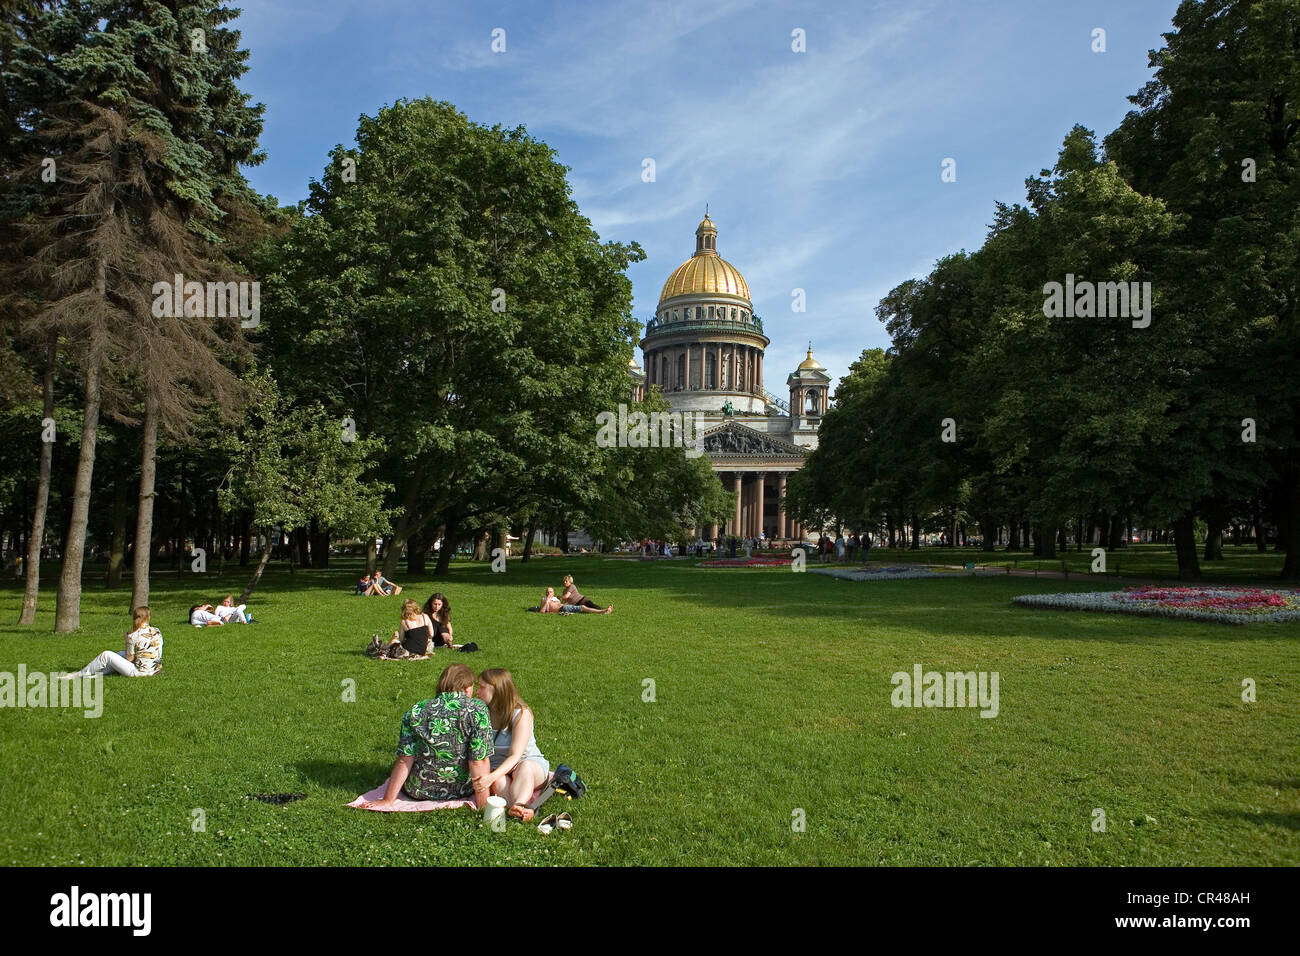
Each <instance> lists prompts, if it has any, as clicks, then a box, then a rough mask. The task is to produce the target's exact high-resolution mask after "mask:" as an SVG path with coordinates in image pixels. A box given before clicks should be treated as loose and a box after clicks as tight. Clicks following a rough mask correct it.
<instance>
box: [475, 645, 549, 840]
mask: <svg viewBox="0 0 1300 956" xmlns="http://www.w3.org/2000/svg"><path fill="white" fill-rule="evenodd" d="M478 698H479V700H481V701H483V703H485V704H487V708H488V714H489V715H490V716H491V718H492V731H493V733H495V734H496V736H495V737H494V738H493V741H492V748H493V753H492V756H491V758H490V759H489V767H490V768H491V769H490V772H489V773H486V774H483V775H481V776H479V777H476V778H474V783H475V784H479V783H482V784H485V785H486V786H487V788H488V791H489V792H490V793H492V794H493V795H495V796H498V797H502V798H504V799H505V801H506V803H507V804H508V805H509V809H508V810H507V811H506V812H507V813H508V814H510V815H511V816H514V817H519V819H521V820H523V821H524V822H525V823H526V822H528V821H529V820H531V819H532V818H533V811H532V810H531V809H530V808H529V807H528V806H527V804H528V803H529V802H531V800H532V798H533V792H534V791H535V790H536V789H537V788H538V787H540V786H542V785H543V784H544V783H546V778H547V777H548V776H549V775H550V772H551V765H550V763H549V762H548V761H547V759H546V758H545V757H543V756H542V752H541V751H540V750H539V749H538V748H537V735H536V734H535V733H534V732H533V710H532V708H531V707H529V706H528V705H527V704H526V703H524V702H523V700H522V699H521V698H520V696H519V691H518V690H517V689H516V688H515V681H514V678H513V677H511V676H510V672H509V671H508V670H506V669H505V668H503V667H489V668H488V669H487V670H485V671H484V672H483V673H481V674H479V675H478Z"/></svg>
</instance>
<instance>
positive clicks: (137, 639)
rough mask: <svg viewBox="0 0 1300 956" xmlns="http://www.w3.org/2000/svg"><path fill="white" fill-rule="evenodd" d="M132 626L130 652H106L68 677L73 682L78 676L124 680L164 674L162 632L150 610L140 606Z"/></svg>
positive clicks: (66, 675) (128, 644)
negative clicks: (116, 676) (113, 676)
mask: <svg viewBox="0 0 1300 956" xmlns="http://www.w3.org/2000/svg"><path fill="white" fill-rule="evenodd" d="M132 627H133V628H134V630H131V631H128V632H127V635H126V651H125V653H119V652H117V651H104V652H103V653H102V654H100V655H99V656H98V657H96V658H95V659H94V660H93V661H91V662H90V663H89V664H87V665H86V666H85V667H83V668H82V669H81V670H79V671H74V672H73V673H71V674H64V675H63V677H64V678H65V679H67V680H71V679H73V678H76V677H94V676H95V675H96V674H120V675H121V676H123V677H152V676H153V675H154V674H158V673H161V672H162V647H163V639H162V631H160V630H158V628H156V627H152V626H150V624H149V608H148V607H147V606H145V605H143V604H142V605H140V606H139V607H138V608H136V609H135V612H134V614H133V623H132Z"/></svg>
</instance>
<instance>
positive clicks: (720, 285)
mask: <svg viewBox="0 0 1300 956" xmlns="http://www.w3.org/2000/svg"><path fill="white" fill-rule="evenodd" d="M717 235H718V227H717V226H715V225H714V224H713V220H712V219H710V218H709V214H708V213H707V212H706V213H705V214H704V218H703V219H702V220H701V221H700V224H699V225H698V226H697V227H696V229H695V255H693V256H691V257H690V258H689V259H687V260H686V261H685V262H683V263H682V264H681V265H679V266H678V267H677V268H676V269H674V270H673V274H672V275H670V276H669V277H668V281H667V282H665V283H664V290H663V292H661V293H660V294H659V301H660V302H663V301H664V300H665V299H671V298H673V297H674V296H678V295H699V294H706V295H708V294H718V293H721V294H723V295H736V296H740V297H741V298H742V299H748V298H749V283H747V282H746V281H745V277H744V276H742V275H741V274H740V270H739V269H737V268H736V267H735V266H733V265H732V264H731V263H730V262H728V261H727V260H726V259H724V258H722V256H720V255H718V247H717Z"/></svg>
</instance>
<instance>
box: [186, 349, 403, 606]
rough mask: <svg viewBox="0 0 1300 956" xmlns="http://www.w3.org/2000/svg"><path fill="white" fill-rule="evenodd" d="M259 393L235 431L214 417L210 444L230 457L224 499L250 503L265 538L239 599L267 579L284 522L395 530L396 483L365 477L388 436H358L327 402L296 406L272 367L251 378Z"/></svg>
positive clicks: (226, 505)
mask: <svg viewBox="0 0 1300 956" xmlns="http://www.w3.org/2000/svg"><path fill="white" fill-rule="evenodd" d="M250 383H251V384H252V386H253V387H254V388H255V393H254V395H255V397H254V399H253V400H252V401H251V402H250V403H249V404H248V406H247V407H246V408H245V410H244V417H243V420H242V421H241V422H240V423H239V424H238V425H237V426H236V427H234V428H233V429H232V428H228V427H226V426H225V425H224V423H221V422H219V421H210V422H209V423H208V429H209V434H210V444H211V445H212V447H214V448H217V449H219V450H220V452H221V455H222V456H223V457H224V458H225V459H226V461H227V462H228V463H229V464H228V468H227V471H226V475H225V478H224V480H223V481H222V484H221V488H220V490H219V491H218V499H219V501H220V503H221V507H222V508H223V509H225V510H226V511H228V512H229V511H240V510H244V509H247V510H248V511H249V512H251V514H252V520H253V524H254V526H255V527H256V528H257V529H258V532H259V537H260V538H261V539H262V542H263V544H262V551H261V555H260V557H259V559H258V563H257V567H256V569H255V570H254V571H253V576H252V577H251V578H250V579H249V582H248V584H247V586H246V587H245V588H244V592H243V594H241V595H240V598H239V601H238V602H237V603H241V604H242V603H245V602H246V601H247V600H248V596H249V595H250V594H252V593H253V589H254V588H255V587H257V583H258V581H259V580H261V577H262V572H263V571H264V570H265V569H266V564H267V561H268V560H269V559H270V556H271V548H272V543H273V541H274V540H275V538H276V536H277V535H278V529H279V528H298V527H302V526H304V525H307V524H309V523H310V522H311V521H313V520H315V521H318V522H320V523H321V524H322V525H324V526H325V527H328V528H330V529H331V530H332V531H333V532H334V533H336V534H338V535H340V536H342V537H373V536H374V535H377V534H384V533H386V532H387V531H388V530H389V524H388V514H387V512H386V511H385V509H384V507H383V500H384V495H385V493H387V492H388V491H390V490H391V488H390V487H389V486H387V485H385V484H383V483H382V482H377V481H372V480H367V479H366V477H365V475H366V473H367V472H368V471H369V469H370V468H371V467H372V465H373V458H374V457H375V456H376V455H378V454H379V453H381V452H382V450H383V442H382V441H381V440H380V439H378V438H375V437H360V436H358V437H356V438H352V437H351V435H350V433H349V432H347V431H345V430H344V429H343V428H342V427H340V425H339V422H338V419H337V418H335V417H334V416H333V415H331V414H329V413H328V412H326V411H325V409H324V407H323V406H322V405H320V404H319V403H317V404H314V405H305V406H300V405H294V404H292V403H291V402H290V401H289V400H288V399H286V398H285V397H284V396H283V395H281V394H280V392H279V389H278V388H277V387H276V385H275V382H274V381H273V380H272V379H271V378H270V376H269V375H267V374H266V373H265V372H262V373H260V374H259V375H256V376H254V377H253V378H252V379H251V382H250Z"/></svg>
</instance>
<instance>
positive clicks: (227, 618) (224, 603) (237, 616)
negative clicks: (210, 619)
mask: <svg viewBox="0 0 1300 956" xmlns="http://www.w3.org/2000/svg"><path fill="white" fill-rule="evenodd" d="M247 607H248V605H247V604H236V603H235V599H234V598H233V597H231V596H230V595H229V594H227V595H226V596H225V597H223V598H222V599H221V603H220V604H218V605H217V606H216V607H215V608H214V609H213V613H215V614H216V615H217V618H218V620H220V621H221V623H222V624H229V623H230V622H231V621H238V622H239V623H240V624H248V623H250V622H251V621H252V620H253V618H252V615H250V614H246V613H244V612H245V609H247Z"/></svg>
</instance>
